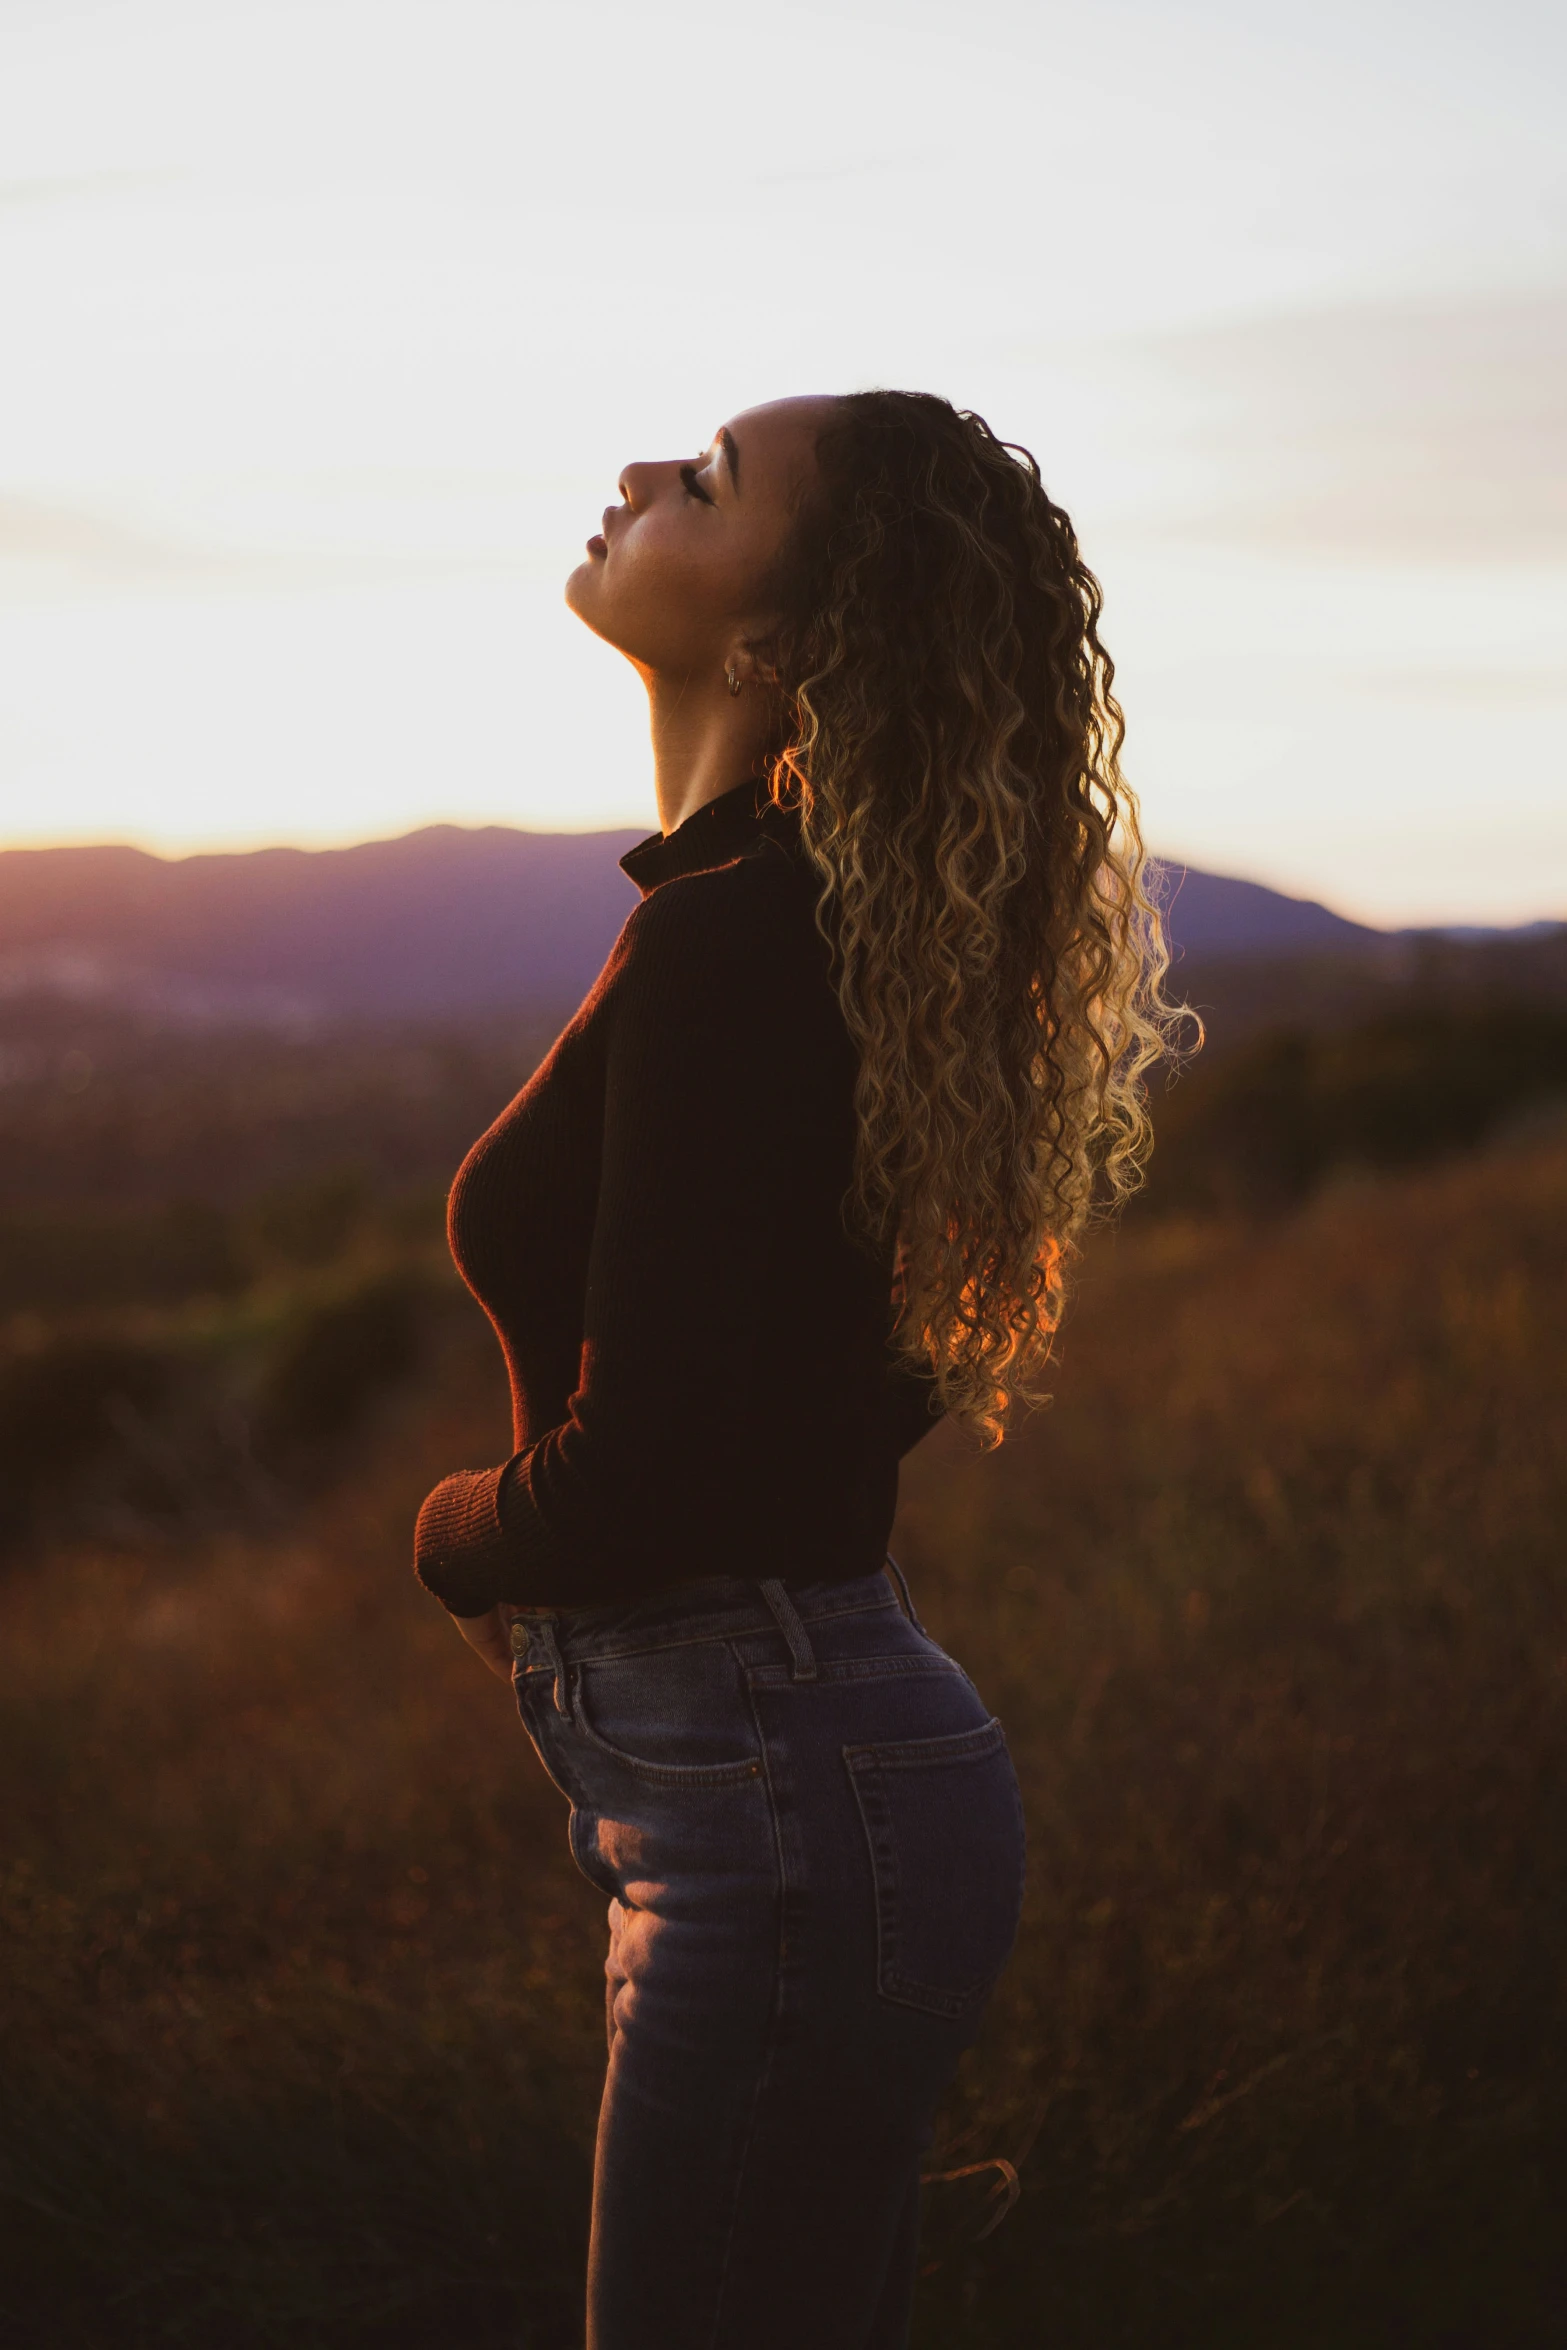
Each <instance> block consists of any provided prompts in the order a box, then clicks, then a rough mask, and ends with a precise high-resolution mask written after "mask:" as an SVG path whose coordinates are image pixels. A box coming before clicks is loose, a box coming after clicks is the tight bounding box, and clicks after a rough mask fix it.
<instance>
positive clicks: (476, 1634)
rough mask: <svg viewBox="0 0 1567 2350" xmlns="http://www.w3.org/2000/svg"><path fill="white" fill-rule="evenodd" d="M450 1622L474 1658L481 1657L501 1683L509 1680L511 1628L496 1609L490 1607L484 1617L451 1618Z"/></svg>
mask: <svg viewBox="0 0 1567 2350" xmlns="http://www.w3.org/2000/svg"><path fill="white" fill-rule="evenodd" d="M452 1622H453V1623H454V1624H455V1625H456V1627H457V1629H458V1631H459V1632H460V1633H461V1634H462V1636H463V1638H464V1639H465V1640H466V1641H467V1643H468V1646H469V1647H470V1648H471V1649H472V1650H473V1652H474V1655H475V1656H482V1657H483V1659H484V1661H485V1663H486V1664H487V1665H488V1666H489V1668H490V1671H491V1672H492V1673H498V1674H499V1675H500V1677H501V1679H502V1680H503V1681H509V1680H510V1679H511V1668H512V1650H511V1626H510V1624H509V1623H508V1622H507V1621H506V1619H505V1618H504V1617H503V1616H502V1614H501V1611H500V1609H499V1608H498V1607H492V1608H491V1610H490V1612H489V1614H488V1615H486V1616H453V1618H452Z"/></svg>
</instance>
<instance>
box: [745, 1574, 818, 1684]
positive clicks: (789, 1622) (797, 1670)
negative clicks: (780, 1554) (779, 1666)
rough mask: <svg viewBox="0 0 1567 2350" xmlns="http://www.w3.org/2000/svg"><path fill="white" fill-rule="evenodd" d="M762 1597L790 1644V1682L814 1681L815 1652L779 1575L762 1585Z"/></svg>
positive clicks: (770, 1577)
mask: <svg viewBox="0 0 1567 2350" xmlns="http://www.w3.org/2000/svg"><path fill="white" fill-rule="evenodd" d="M758 1588H759V1589H760V1591H761V1594H762V1597H763V1598H764V1599H765V1600H766V1602H767V1604H768V1606H769V1607H770V1608H771V1609H772V1612H773V1621H774V1623H775V1624H776V1625H777V1626H778V1629H779V1631H780V1632H781V1633H782V1634H783V1636H784V1638H785V1640H787V1641H788V1643H789V1678H790V1680H791V1681H814V1680H815V1678H816V1651H815V1649H814V1648H812V1646H811V1641H810V1635H809V1634H808V1633H807V1631H806V1629H805V1626H804V1625H803V1624H802V1623H801V1621H800V1614H799V1610H798V1609H797V1608H796V1606H795V1604H794V1601H793V1600H792V1599H791V1598H790V1597H789V1594H788V1592H787V1591H785V1589H784V1587H783V1585H782V1584H781V1583H780V1582H779V1580H778V1578H777V1576H776V1575H772V1576H769V1578H768V1580H767V1581H766V1582H765V1583H763V1584H761V1585H759V1586H758Z"/></svg>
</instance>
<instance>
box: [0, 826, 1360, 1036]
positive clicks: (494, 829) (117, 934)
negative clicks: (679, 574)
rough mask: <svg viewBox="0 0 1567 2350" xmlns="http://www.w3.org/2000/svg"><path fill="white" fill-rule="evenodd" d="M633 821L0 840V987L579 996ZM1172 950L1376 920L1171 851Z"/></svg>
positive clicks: (1315, 945) (456, 1006)
mask: <svg viewBox="0 0 1567 2350" xmlns="http://www.w3.org/2000/svg"><path fill="white" fill-rule="evenodd" d="M640 837H641V836H640V835H639V834H638V833H635V832H598V833H538V832H522V831H517V830H514V829H511V828H509V827H507V826H502V825H490V826H487V827H483V828H481V829H476V830H464V829H461V828H459V827H458V826H456V825H449V824H439V825H432V826H430V827H429V828H428V829H426V830H424V831H421V832H414V833H409V834H407V835H405V836H404V837H403V838H402V839H399V840H385V841H367V842H365V843H363V844H362V845H360V846H358V847H355V848H347V849H317V850H305V849H260V850H256V851H253V852H251V853H249V854H243V855H227V856H199V857H183V858H175V859H170V858H163V857H156V856H151V855H148V854H147V853H146V852H145V851H143V850H140V849H129V848H56V849H11V850H7V851H5V852H3V853H0V997H6V996H8V997H10V998H12V999H13V1000H14V999H16V998H17V997H19V996H36V995H40V994H42V995H49V996H54V997H57V998H65V999H67V1000H71V1001H75V1002H79V1003H82V1004H84V1005H86V1004H94V1005H98V1006H101V1007H107V1006H108V1005H109V1004H113V1005H115V1006H117V1007H120V1008H124V1009H132V1010H139V1011H140V1012H142V1013H144V1014H145V1015H147V1016H150V1017H152V1018H154V1019H155V1020H158V1021H167V1022H171V1023H173V1024H175V1025H196V1026H203V1025H208V1024H226V1023H229V1022H255V1021H262V1022H265V1023H268V1024H272V1023H282V1024H284V1025H287V1024H290V1023H292V1022H297V1021H305V1022H313V1021H317V1020H322V1019H327V1020H331V1019H341V1018H350V1019H363V1018H387V1019H410V1018H415V1019H417V1018H448V1017H452V1016H460V1015H464V1014H468V1013H471V1012H476V1011H480V1010H484V1011H495V1010H499V1009H503V1008H506V1007H519V1008H520V1007H529V1006H548V1007H552V1008H559V1007H564V1008H568V1009H569V1008H570V1007H571V1006H572V1005H574V1004H575V1003H576V1002H577V1001H579V1000H580V998H581V996H582V995H583V994H584V993H585V991H586V990H587V988H588V987H589V985H590V984H591V982H592V980H593V978H594V976H595V974H596V973H597V971H598V970H599V968H600V966H601V965H602V963H603V960H604V957H605V955H606V954H607V953H608V951H609V948H610V945H611V944H612V942H613V940H614V938H615V935H616V933H617V931H618V930H619V928H620V926H621V924H622V922H623V921H624V920H625V917H626V915H627V913H628V912H629V910H630V908H631V907H632V905H633V904H634V903H635V902H636V901H635V894H634V892H633V889H632V886H631V884H630V883H629V882H628V881H627V879H626V877H625V875H624V874H623V873H621V872H620V870H619V868H618V864H617V859H618V858H619V857H620V856H622V855H623V854H624V852H625V851H626V850H627V849H628V848H629V847H630V846H631V845H632V843H633V842H634V841H636V840H637V839H638V838H640ZM1169 879H1170V887H1171V891H1172V896H1171V900H1170V916H1169V920H1170V930H1171V935H1172V941H1173V944H1174V947H1175V950H1176V953H1177V957H1178V958H1179V959H1180V960H1181V961H1182V962H1184V963H1189V964H1193V965H1196V964H1201V965H1204V966H1206V965H1208V964H1210V963H1212V962H1214V961H1218V960H1224V959H1237V958H1238V959H1249V960H1256V959H1258V958H1272V957H1289V956H1295V955H1299V954H1301V953H1304V952H1311V951H1315V950H1327V951H1332V950H1335V949H1354V948H1357V947H1365V946H1371V945H1374V944H1376V943H1377V942H1383V941H1385V938H1386V934H1384V933H1382V932H1379V931H1375V930H1370V929H1367V928H1366V927H1365V926H1363V925H1362V924H1359V923H1354V922H1349V921H1346V920H1345V919H1344V917H1343V916H1342V915H1338V914H1335V913H1333V912H1332V911H1331V910H1330V909H1329V908H1328V907H1326V906H1320V905H1316V904H1314V903H1312V902H1311V901H1309V900H1306V899H1300V898H1291V897H1285V896H1283V895H1281V894H1280V893H1279V892H1278V891H1276V890H1270V889H1264V888H1262V887H1260V886H1259V885H1258V884H1257V883H1255V882H1249V881H1236V880H1231V879H1229V878H1228V877H1226V876H1223V875H1219V874H1213V873H1200V872H1193V871H1185V872H1184V873H1178V871H1177V869H1174V868H1172V869H1170V872H1169Z"/></svg>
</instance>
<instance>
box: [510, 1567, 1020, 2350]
mask: <svg viewBox="0 0 1567 2350" xmlns="http://www.w3.org/2000/svg"><path fill="white" fill-rule="evenodd" d="M894 1573H896V1569H894ZM898 1585H899V1588H900V1590H901V1589H902V1588H903V1586H902V1578H901V1576H899V1577H898ZM904 1597H905V1601H906V1598H907V1594H906V1592H905V1593H904ZM512 1641H513V1646H514V1648H515V1650H516V1652H517V1671H516V1686H517V1698H518V1703H519V1705H520V1707H521V1710H522V1717H523V1720H524V1722H525V1724H526V1725H527V1729H528V1733H529V1736H530V1737H531V1738H532V1740H533V1743H534V1746H535V1747H536V1748H537V1750H538V1754H539V1758H540V1760H541V1761H542V1763H543V1764H544V1767H545V1769H546V1770H547V1771H548V1772H549V1774H550V1776H551V1778H552V1779H553V1780H554V1781H555V1784H556V1785H557V1786H558V1787H559V1789H560V1790H561V1792H562V1794H563V1795H564V1796H565V1797H566V1799H567V1801H568V1802H569V1804H570V1805H571V1825H570V1837H571V1849H572V1852H573V1854H574V1856H575V1858H576V1861H577V1864H578V1866H579V1867H580V1868H581V1870H582V1872H583V1874H584V1875H585V1876H586V1877H587V1878H588V1879H589V1881H590V1883H592V1884H594V1885H596V1886H597V1887H598V1888H599V1890H600V1891H601V1892H603V1893H605V1894H607V1895H608V1896H609V1933H610V1946H609V1960H608V1964H607V1968H606V1974H607V1977H608V2027H609V2068H608V2073H607V2076H606V2080H605V2087H604V2101H603V2105H602V2108H601V2111H600V2115H599V2132H598V2153H597V2162H596V2167H595V2174H594V2187H593V2234H592V2246H591V2250H590V2254H589V2264H588V2334H587V2339H588V2350H898V2345H901V2344H902V2343H904V2342H905V2341H906V2340H907V2335H908V2323H909V2311H910V2304H911V2301H912V2298H913V2287H914V2255H915V2234H916V2227H917V2220H918V2197H919V2171H920V2159H921V2156H922V2154H923V2152H924V2150H925V2147H926V2145H927V2142H928V2140H929V2136H930V2127H931V2120H932V2115H933V2113H934V2110H935V2106H936V2103H937V2100H938V2099H939V2097H940V2095H941V2093H942V2090H943V2089H944V2088H945V2086H946V2084H947V2082H948V2080H949V2079H950V2077H951V2074H952V2071H953V2068H954V2066H955V2065H956V2063H957V2060H958V2056H959V2054H960V2053H961V2051H962V2050H963V2048H964V2047H965V2046H966V2045H967V2044H968V2042H969V2041H970V2040H971V2039H972V2038H973V2036H974V2033H975V2030H976V2028H977V2026H978V2022H979V2016H980V2012H981V2010H982V2008H983V2005H984V2002H985V1998H986V1995H987V1994H988V1992H989V1991H990V1989H991V1986H992V1985H993V1983H994V1982H995V1979H996V1977H997V1975H998V1974H999V1972H1000V1970H1001V1967H1002V1964H1003V1962H1004V1960H1005V1958H1006V1955H1007V1952H1008V1950H1009V1949H1010V1947H1011V1944H1012V1938H1013V1935H1014V1933H1015V1931H1016V1927H1017V1915H1018V1907H1019V1903H1020V1900H1021V1897H1022V1879H1023V1820H1022V1807H1021V1804H1020V1802H1019V1798H1018V1789H1017V1781H1016V1779H1015V1777H1014V1775H1013V1771H1012V1765H1011V1762H1010V1760H1009V1758H1008V1755H1007V1750H1006V1743H1005V1740H1004V1738H1003V1736H1002V1731H1001V1725H1000V1723H999V1722H996V1721H994V1720H993V1719H992V1718H991V1716H990V1714H989V1713H988V1712H987V1710H986V1708H985V1706H984V1705H983V1703H982V1702H981V1700H980V1698H979V1696H978V1694H977V1692H976V1690H975V1688H974V1686H973V1683H972V1682H971V1681H970V1680H969V1679H968V1677H967V1675H966V1674H964V1673H963V1672H962V1671H961V1670H960V1668H959V1667H958V1666H957V1665H956V1664H954V1663H953V1661H952V1659H951V1658H950V1657H949V1656H948V1655H946V1653H945V1652H944V1651H943V1650H942V1649H941V1648H939V1647H938V1646H937V1645H936V1643H935V1641H934V1640H932V1639H931V1638H930V1637H929V1635H928V1634H927V1633H926V1632H925V1631H924V1630H923V1628H922V1627H921V1626H920V1624H919V1622H918V1620H917V1618H915V1617H914V1614H913V1610H912V1608H911V1607H910V1608H909V1609H908V1611H907V1613H906V1612H905V1610H904V1607H902V1606H900V1604H899V1601H898V1599H897V1598H896V1597H895V1596H894V1591H893V1588H892V1586H891V1585H890V1584H889V1583H888V1582H887V1581H885V1580H884V1579H883V1577H881V1576H880V1575H872V1576H866V1577H863V1578H861V1579H859V1580H857V1581H854V1582H849V1583H816V1584H809V1585H806V1586H804V1587H798V1586H797V1587H795V1588H794V1589H793V1590H786V1589H785V1587H784V1586H783V1585H782V1584H781V1583H776V1582H773V1583H764V1584H760V1585H758V1584H752V1583H746V1582H744V1581H742V1580H740V1579H739V1578H738V1577H735V1578H730V1577H722V1578H718V1577H715V1578H712V1579H709V1580H704V1581H702V1582H700V1583H692V1584H688V1585H685V1586H683V1587H682V1588H681V1589H680V1590H678V1591H674V1592H670V1593H666V1594H663V1595H661V1596H659V1597H658V1598H656V1599H653V1600H651V1601H647V1602H644V1603H642V1604H640V1605H638V1606H634V1607H620V1608H606V1607H595V1608H572V1609H565V1610H561V1611H558V1612H551V1611H547V1610H524V1611H522V1612H521V1613H519V1615H518V1617H517V1620H516V1622H515V1623H514V1625H513V1629H512Z"/></svg>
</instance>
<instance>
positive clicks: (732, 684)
mask: <svg viewBox="0 0 1567 2350" xmlns="http://www.w3.org/2000/svg"><path fill="white" fill-rule="evenodd" d="M724 683H725V684H726V685H727V686H728V688H729V691H730V692H731V693H732V694H737V693H738V692H739V691H740V680H739V678H738V677H736V675H735V673H734V671H733V670H732V669H726V670H725V671H724Z"/></svg>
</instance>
